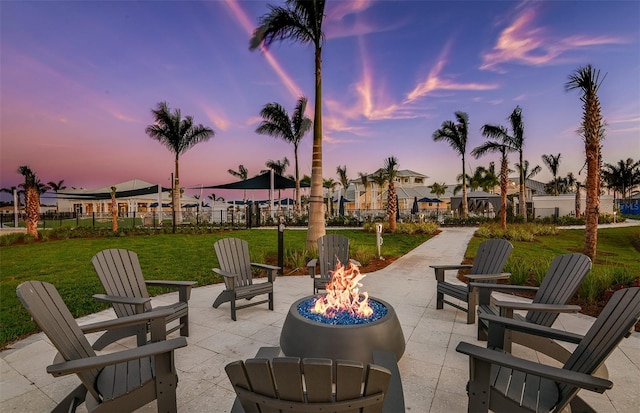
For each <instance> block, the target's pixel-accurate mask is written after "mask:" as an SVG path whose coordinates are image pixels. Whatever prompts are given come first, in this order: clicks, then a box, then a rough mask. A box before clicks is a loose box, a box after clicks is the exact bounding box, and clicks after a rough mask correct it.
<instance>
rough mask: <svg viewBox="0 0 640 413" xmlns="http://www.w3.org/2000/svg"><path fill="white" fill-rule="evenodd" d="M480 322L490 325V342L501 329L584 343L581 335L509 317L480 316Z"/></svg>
mask: <svg viewBox="0 0 640 413" xmlns="http://www.w3.org/2000/svg"><path fill="white" fill-rule="evenodd" d="M479 318H480V320H482V321H486V322H488V323H489V336H490V337H489V340H491V341H493V340H492V337H491V334H492V333H493V334H494V335H495V334H496V333H494V331H499V330H501V329H504V330H513V331H520V332H522V333H526V334H532V335H535V336H540V337H546V338H550V339H553V340H560V341H564V342H567V343H573V344H578V343H580V341H582V339H583V336H582V335H580V334H576V333H572V332H569V331H564V330H558V329H555V328H551V327H544V326H541V325H538V324H535V323H530V322H527V321H520V320H514V319H511V318H507V317H500V316H497V315H493V314H480V315H479ZM501 342H502V341H500V340H498V341H496V343H501Z"/></svg>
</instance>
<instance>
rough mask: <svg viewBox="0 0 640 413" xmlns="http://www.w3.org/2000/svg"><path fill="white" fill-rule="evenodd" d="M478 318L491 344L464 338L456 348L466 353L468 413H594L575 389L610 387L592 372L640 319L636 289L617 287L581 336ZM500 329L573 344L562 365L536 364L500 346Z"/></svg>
mask: <svg viewBox="0 0 640 413" xmlns="http://www.w3.org/2000/svg"><path fill="white" fill-rule="evenodd" d="M482 318H483V319H485V320H488V321H489V342H488V346H489V347H490V348H482V347H478V346H475V345H473V344H469V343H465V342H461V343H460V344H458V346H457V347H456V351H458V352H459V353H463V354H467V355H468V356H469V357H470V363H469V376H470V381H469V384H468V387H467V393H468V397H469V404H468V411H469V412H486V411H488V410H492V411H499V412H549V411H553V412H559V411H562V410H563V409H564V408H565V407H567V406H569V405H571V411H574V412H575V411H579V412H593V411H594V410H593V409H592V408H591V407H590V406H589V405H588V404H587V403H585V402H584V401H583V400H582V399H580V398H579V397H578V396H577V393H578V391H579V390H580V389H587V390H590V391H594V392H598V393H603V392H604V391H605V390H607V389H610V388H611V387H612V386H613V383H612V382H610V381H609V380H606V379H603V378H600V377H595V376H593V373H594V372H596V370H597V369H598V368H599V367H600V366H601V365H602V364H603V363H604V362H605V360H606V359H607V358H608V357H609V355H610V354H611V353H612V352H613V350H615V348H616V347H617V346H618V344H619V343H620V341H621V340H622V339H623V338H624V337H625V336H626V335H628V334H630V331H631V330H632V329H633V328H634V325H635V324H636V323H637V322H638V320H639V319H640V288H638V287H634V288H626V289H623V290H618V291H617V292H616V293H615V294H614V295H613V296H612V297H611V299H610V300H609V302H608V303H607V305H606V306H605V307H604V309H603V310H602V312H601V313H600V315H599V316H598V318H596V320H595V322H594V323H593V325H592V326H591V328H589V331H587V333H586V334H585V336H584V337H582V336H579V335H576V334H572V333H567V332H565V331H560V330H554V329H552V328H549V327H543V326H539V325H536V324H533V323H528V322H522V321H518V320H512V319H508V318H505V317H499V316H494V315H482ZM505 328H509V329H516V330H519V331H523V332H526V333H527V334H540V335H542V336H545V337H550V338H554V339H556V340H569V341H570V342H573V343H577V344H578V346H577V347H576V349H575V350H574V351H573V353H572V354H571V357H569V359H568V360H567V362H566V363H565V364H564V366H563V367H562V368H558V367H553V366H549V365H544V364H539V363H537V362H534V361H529V360H523V359H520V358H517V357H514V356H512V355H511V354H508V353H505V352H503V351H502V350H501V349H500V347H501V345H502V343H503V341H504V337H503V334H504V330H505ZM576 338H578V340H576ZM494 348H495V349H494Z"/></svg>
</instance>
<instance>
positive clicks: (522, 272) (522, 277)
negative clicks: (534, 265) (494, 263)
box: [504, 260, 529, 285]
mask: <svg viewBox="0 0 640 413" xmlns="http://www.w3.org/2000/svg"><path fill="white" fill-rule="evenodd" d="M504 272H509V273H511V275H510V276H509V284H513V285H524V284H525V283H526V282H527V281H528V280H529V265H528V264H527V263H526V262H525V261H522V260H508V261H507V263H506V264H505V266H504Z"/></svg>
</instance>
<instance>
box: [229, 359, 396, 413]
mask: <svg viewBox="0 0 640 413" xmlns="http://www.w3.org/2000/svg"><path fill="white" fill-rule="evenodd" d="M225 371H226V372H227V376H228V377H229V380H230V381H231V384H232V385H233V389H234V390H235V392H236V394H237V396H238V400H239V401H240V404H241V406H242V408H243V409H244V412H246V413H258V412H265V411H270V412H271V411H273V412H280V411H282V412H284V411H286V412H325V411H326V412H360V411H364V412H382V407H383V404H384V400H385V396H386V393H387V389H388V387H389V381H390V380H391V372H390V371H389V370H387V369H386V368H384V367H381V366H378V365H375V364H369V365H368V366H367V367H366V368H365V367H364V366H363V364H362V363H360V362H355V361H348V360H339V361H335V362H334V361H332V360H330V359H321V358H306V359H302V360H301V359H300V358H298V357H276V358H274V359H272V360H269V359H267V358H254V359H248V360H246V361H242V360H239V361H234V362H232V363H229V364H227V365H226V366H225ZM361 409H362V410H361Z"/></svg>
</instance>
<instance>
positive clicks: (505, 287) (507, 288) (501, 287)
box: [469, 282, 540, 293]
mask: <svg viewBox="0 0 640 413" xmlns="http://www.w3.org/2000/svg"><path fill="white" fill-rule="evenodd" d="M469 287H471V288H476V287H477V288H488V289H490V290H492V291H500V292H520V293H535V292H537V291H538V290H539V289H540V287H533V286H529V285H511V284H490V283H477V282H470V283H469Z"/></svg>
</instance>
